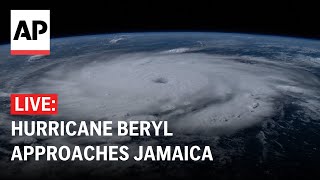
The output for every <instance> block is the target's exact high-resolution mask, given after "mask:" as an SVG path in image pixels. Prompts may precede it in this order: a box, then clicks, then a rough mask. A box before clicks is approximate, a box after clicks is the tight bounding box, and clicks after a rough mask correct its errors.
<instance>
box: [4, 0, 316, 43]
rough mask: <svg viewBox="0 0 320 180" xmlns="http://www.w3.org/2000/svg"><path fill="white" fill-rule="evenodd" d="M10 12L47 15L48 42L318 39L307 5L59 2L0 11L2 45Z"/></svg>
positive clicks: (311, 7)
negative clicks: (160, 34) (213, 34)
mask: <svg viewBox="0 0 320 180" xmlns="http://www.w3.org/2000/svg"><path fill="white" fill-rule="evenodd" d="M279 2H281V3H279ZM44 3H46V4H44ZM10 4H11V5H10ZM10 9H50V10H51V36H52V37H61V36H73V35H84V34H96V33H111V32H136V31H140V32H141V31H222V32H246V33H259V34H275V35H288V36H299V37H308V38H318V39H320V25H319V23H320V14H319V9H318V6H317V5H316V4H309V3H308V2H307V1H300V2H296V1H295V2H294V1H278V2H276V3H273V2H271V1H256V2H254V3H253V2H250V3H249V2H246V3H244V2H243V1H228V0H224V1H199V0H195V1H149V2H147V1H146V2H144V1H129V2H126V1H96V2H94V1H87V2H86V3H80V1H78V2H77V3H71V4H69V5H68V4H66V5H64V4H62V2H59V1H55V2H54V1H42V2H38V3H33V2H32V1H25V2H24V3H21V2H19V1H17V2H12V3H9V4H8V5H2V6H1V7H0V13H1V14H0V18H1V34H0V42H1V43H6V42H9V40H10Z"/></svg>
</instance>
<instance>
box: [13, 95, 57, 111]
mask: <svg viewBox="0 0 320 180" xmlns="http://www.w3.org/2000/svg"><path fill="white" fill-rule="evenodd" d="M10 99H11V115H57V114H58V94H11V98H10Z"/></svg>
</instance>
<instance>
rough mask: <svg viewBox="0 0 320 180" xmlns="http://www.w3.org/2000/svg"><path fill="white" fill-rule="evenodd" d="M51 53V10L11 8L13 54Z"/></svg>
mask: <svg viewBox="0 0 320 180" xmlns="http://www.w3.org/2000/svg"><path fill="white" fill-rule="evenodd" d="M49 54H50V10H11V55H49Z"/></svg>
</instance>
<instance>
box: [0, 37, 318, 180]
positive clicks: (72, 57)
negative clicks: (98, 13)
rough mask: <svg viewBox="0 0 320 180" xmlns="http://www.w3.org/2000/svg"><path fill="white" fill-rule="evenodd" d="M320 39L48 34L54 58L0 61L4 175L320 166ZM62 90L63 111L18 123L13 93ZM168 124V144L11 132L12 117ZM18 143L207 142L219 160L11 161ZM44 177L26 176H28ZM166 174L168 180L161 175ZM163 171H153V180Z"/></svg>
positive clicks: (286, 170)
mask: <svg viewBox="0 0 320 180" xmlns="http://www.w3.org/2000/svg"><path fill="white" fill-rule="evenodd" d="M319 47H320V41H316V40H309V39H299V38H289V37H280V36H265V35H253V34H236V33H202V32H172V33H170V32H163V33H124V34H104V35H90V36H77V37H68V38H58V39H52V41H51V55H50V56H10V54H9V52H10V50H9V49H10V46H9V45H1V46H0V55H1V57H2V60H1V61H0V83H1V86H0V119H1V121H0V168H1V172H0V174H1V175H3V176H10V177H11V176H13V177H27V176H31V177H32V176H36V177H38V178H39V177H42V176H44V175H46V174H51V177H56V178H60V177H61V178H63V177H69V176H70V174H74V175H77V176H82V177H84V176H88V177H98V178H99V177H105V176H112V177H119V178H121V177H141V176H143V177H152V178H162V177H188V178H190V177H199V176H212V177H214V176H215V177H219V176H223V177H247V176H250V177H252V176H256V177H259V176H261V175H263V176H265V177H281V176H282V175H283V176H285V175H288V174H292V175H293V176H296V177H299V175H301V176H302V175H303V174H306V173H307V172H310V173H314V172H316V171H317V169H318V167H319V166H318V164H319V161H320V141H319V139H320V133H319V128H320V48H319ZM12 93H45V94H48V93H56V94H59V115H57V116H12V115H10V94H12ZM31 120H33V121H65V122H67V121H106V120H108V121H113V122H117V121H128V122H129V121H141V120H143V121H155V122H157V121H167V122H168V126H169V130H170V132H173V134H174V135H173V136H172V137H162V136H159V137H153V136H143V137H131V136H123V137H117V136H112V137H101V136H91V137H87V136H83V137H82V136H81V137H68V136H61V137H41V136H40V137H39V136H37V137H36V136H15V137H13V136H11V122H12V121H15V122H17V121H31ZM17 145H31V146H35V145H43V146H61V145H67V146H68V147H73V146H88V145H94V146H99V145H106V146H111V145H126V146H128V147H130V152H132V153H134V151H137V149H138V147H139V146H142V145H148V146H181V147H183V146H192V145H200V146H202V145H203V146H205V145H206V146H210V147H211V150H212V156H213V160H212V161H165V162H157V161H143V162H142V161H140V162H136V161H134V160H132V159H130V160H128V161H126V162H120V161H119V162H110V161H90V162H88V161H67V162H63V163H62V162H61V161H53V162H52V161H51V162H49V161H45V160H40V161H34V160H30V161H27V162H20V161H10V157H11V154H12V150H13V147H14V146H17ZM35 171H36V172H37V173H34V174H33V173H30V172H35ZM160 174H161V176H160ZM156 175H157V176H156Z"/></svg>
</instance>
